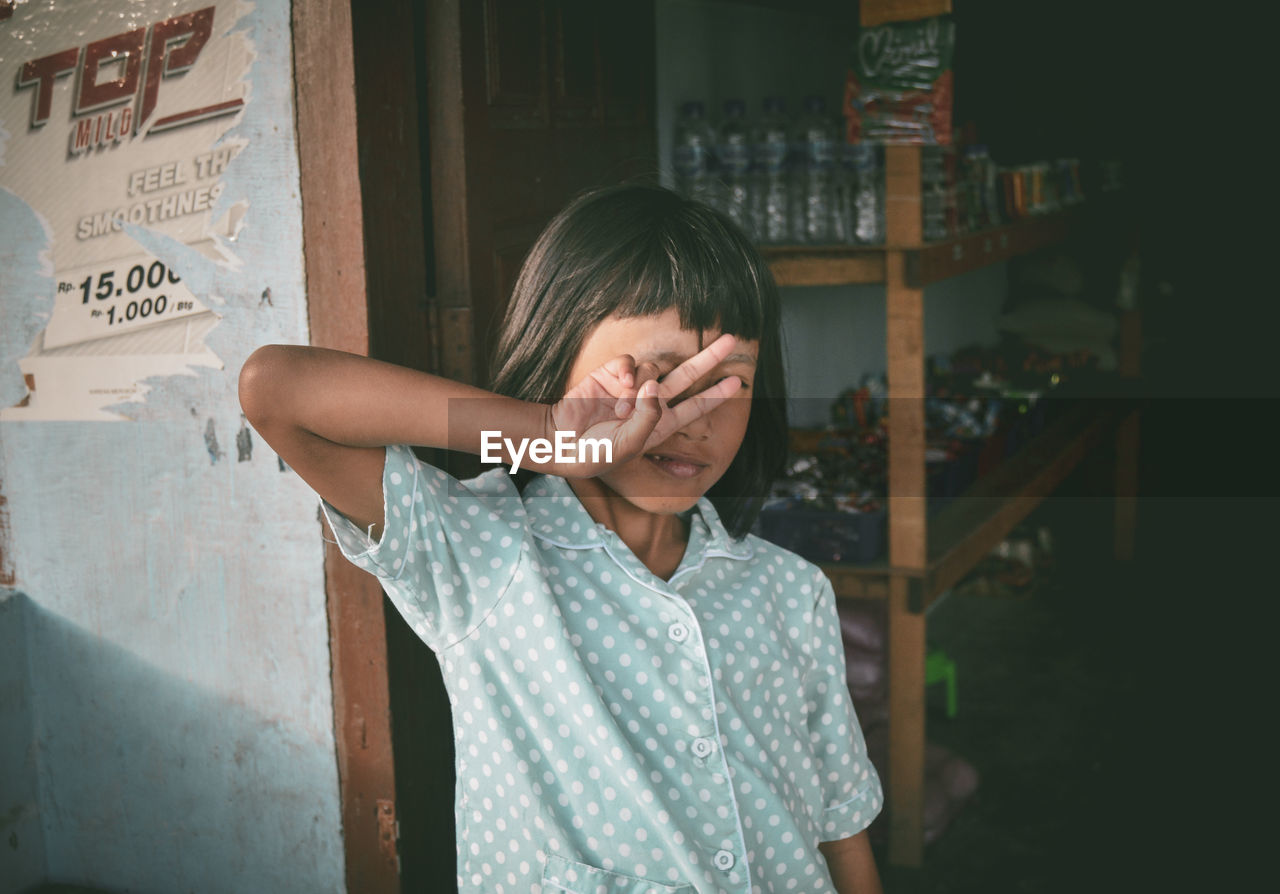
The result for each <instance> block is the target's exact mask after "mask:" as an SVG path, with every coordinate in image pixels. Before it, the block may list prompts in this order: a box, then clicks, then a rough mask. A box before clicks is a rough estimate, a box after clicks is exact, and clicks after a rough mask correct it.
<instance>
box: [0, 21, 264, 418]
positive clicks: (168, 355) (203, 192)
mask: <svg viewBox="0 0 1280 894" xmlns="http://www.w3.org/2000/svg"><path fill="white" fill-rule="evenodd" d="M5 6H7V7H10V9H9V12H8V14H7V15H6V16H4V17H3V18H0V83H3V84H6V85H11V86H6V87H5V88H4V89H0V225H2V227H3V233H4V236H3V239H0V331H2V332H3V334H0V421H14V420H35V419H40V420H53V419H64V420H115V419H119V418H121V417H120V416H119V415H117V414H116V413H113V412H111V411H110V410H109V409H108V408H109V407H110V406H111V405H112V404H116V403H119V402H121V401H122V400H125V399H136V398H137V397H139V396H140V395H141V394H142V393H144V392H145V390H146V387H147V386H146V385H144V384H143V380H144V379H147V378H150V377H155V376H168V375H182V374H190V372H191V371H192V368H193V367H200V366H203V367H212V368H215V369H220V368H222V362H221V360H220V359H219V358H218V357H217V356H215V355H214V354H213V352H212V351H211V350H210V349H209V348H208V347H206V345H205V341H204V340H205V336H206V335H208V333H209V332H210V331H211V330H212V329H213V328H214V327H215V326H216V325H217V324H218V321H219V319H220V317H219V314H218V313H217V311H216V307H217V306H218V305H219V304H220V303H221V298H220V297H219V296H216V295H209V294H197V293H196V292H193V291H192V289H191V288H190V287H189V286H188V283H187V281H186V280H185V279H184V273H183V270H182V269H181V267H180V257H184V256H185V257H191V255H190V253H189V252H188V253H186V254H185V255H176V256H175V257H172V258H166V257H158V256H156V255H155V254H153V253H152V252H151V251H148V250H147V249H146V248H144V243H143V241H142V240H141V239H140V238H139V237H140V236H141V235H143V234H145V235H147V236H151V235H154V234H158V235H159V236H161V237H164V238H165V239H167V240H171V241H172V242H177V243H181V244H182V245H183V246H185V247H187V249H190V250H194V251H195V252H198V253H199V255H197V256H196V257H199V256H200V255H203V256H205V257H207V258H209V259H210V260H211V261H213V262H215V263H220V264H233V263H234V258H232V257H231V256H230V254H229V253H228V251H227V249H226V241H227V240H228V239H234V237H235V235H236V230H237V228H238V227H239V225H240V223H241V219H242V217H243V214H244V211H245V203H243V202H239V203H234V204H229V203H227V202H224V201H220V200H222V199H223V190H224V186H223V182H222V174H223V172H224V171H226V169H227V167H228V166H229V165H231V164H233V163H234V161H235V158H236V156H237V155H238V154H240V152H241V151H243V150H244V148H245V145H246V144H245V141H244V140H237V139H234V138H231V137H230V136H228V131H229V130H230V129H231V128H232V127H233V126H235V124H236V122H237V121H238V120H239V118H240V116H241V115H242V113H243V111H244V109H245V107H246V105H247V104H248V102H249V99H250V97H249V93H250V90H249V81H248V73H249V67H250V65H251V64H252V62H253V49H252V46H251V44H250V42H249V40H248V38H247V36H246V35H245V33H244V32H243V31H236V30H235V28H236V23H237V21H238V20H239V19H240V18H241V17H243V16H244V14H245V13H246V12H247V11H248V9H249V7H248V5H247V4H245V3H243V2H214V3H210V2H209V0H203V2H200V0H196V2H188V3H179V2H174V0H132V2H131V0H95V2H93V3H58V2H54V0H28V2H23V0H17V2H15V3H12V4H5ZM147 244H150V245H157V244H164V243H163V240H155V239H148V240H147Z"/></svg>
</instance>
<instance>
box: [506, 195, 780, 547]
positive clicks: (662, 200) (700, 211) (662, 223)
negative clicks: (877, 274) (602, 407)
mask: <svg viewBox="0 0 1280 894" xmlns="http://www.w3.org/2000/svg"><path fill="white" fill-rule="evenodd" d="M670 308H675V309H676V310H677V311H678V312H679V315H680V325H681V326H682V327H684V328H686V329H692V330H698V331H701V330H705V329H720V330H721V331H723V332H728V333H732V334H733V335H737V336H739V337H740V338H744V339H750V340H755V341H758V342H759V357H758V360H757V368H756V375H755V377H754V380H753V387H752V393H751V413H750V416H749V418H748V422H747V430H746V434H745V435H744V437H743V440H742V446H741V447H740V448H739V449H738V453H737V455H736V456H735V457H734V460H733V462H732V463H731V464H730V466H729V468H728V469H727V470H726V471H725V473H724V475H723V476H722V477H721V478H720V480H719V481H717V482H716V483H715V484H714V485H713V486H712V488H711V489H710V491H708V493H707V497H708V498H709V499H710V500H711V502H712V504H713V505H714V506H715V508H716V511H717V512H718V513H719V514H720V517H721V519H722V520H723V521H724V524H725V527H726V528H727V529H728V531H729V532H730V534H731V535H732V536H733V537H735V538H741V537H743V536H745V535H746V533H747V532H748V531H749V530H750V528H751V526H752V524H753V523H754V522H755V519H756V516H757V515H758V514H759V512H760V508H761V506H762V505H763V503H764V499H765V497H766V495H767V494H768V491H769V487H770V485H771V484H772V483H773V480H774V479H775V478H777V477H778V475H780V474H781V472H782V467H783V464H784V462H785V460H786V453H787V413H786V382H785V374H784V371H783V365H782V344H781V308H780V304H779V300H778V288H777V285H776V284H775V283H774V280H773V275H772V273H771V272H770V271H769V268H768V267H767V266H766V265H765V263H764V260H763V259H762V258H761V257H760V255H759V253H758V252H757V251H756V250H755V248H754V246H752V244H751V242H750V241H749V240H748V239H747V237H746V236H745V235H744V234H743V233H742V231H741V230H739V229H738V228H737V227H736V226H735V225H734V224H733V223H732V221H730V220H729V219H728V218H727V217H725V216H724V215H722V214H720V213H719V212H717V211H715V210H713V209H711V208H709V207H707V206H706V205H703V204H700V203H698V202H693V201H690V200H688V199H686V198H683V197H682V196H680V195H678V194H676V193H674V192H672V191H670V190H668V189H664V188H662V187H660V186H656V185H652V184H648V183H628V184H623V185H621V186H614V187H608V188H605V189H599V190H595V191H592V192H588V193H586V194H584V195H581V196H579V197H578V198H577V199H575V200H574V201H573V202H571V203H570V204H569V205H568V207H566V208H565V209H564V210H563V211H561V212H560V213H559V214H558V215H557V216H556V217H555V218H554V219H553V220H552V221H551V223H550V224H548V225H547V228H546V229H545V230H544V231H543V232H542V235H541V236H539V237H538V241H537V242H536V243H535V244H534V246H533V248H532V249H530V252H529V256H528V257H527V258H526V259H525V262H524V266H523V267H522V268H521V270H520V276H519V279H518V280H517V281H516V285H515V289H514V291H513V292H512V296H511V302H510V304H509V305H508V307H507V313H506V317H505V319H504V321H503V325H502V331H501V333H500V336H499V340H498V346H497V350H496V351H495V353H494V357H495V369H494V371H493V375H492V377H491V379H490V387H491V388H492V390H494V391H495V392H497V393H499V394H504V395H507V396H509V397H516V398H520V399H522V400H528V401H536V402H538V403H554V402H555V401H557V400H559V399H560V398H561V397H563V396H564V393H565V392H566V391H567V390H568V389H569V387H571V385H572V383H570V382H567V381H566V379H567V378H568V375H569V370H570V368H571V367H572V365H573V363H574V360H575V359H576V358H577V356H578V354H579V352H580V351H581V349H582V345H583V342H584V341H585V340H586V338H587V335H588V334H589V333H591V332H592V331H593V330H594V329H595V327H596V326H597V325H598V324H599V323H600V322H601V321H603V320H604V319H605V318H607V317H609V316H612V315H615V314H616V315H618V316H620V317H642V316H652V315H656V314H659V313H662V312H664V311H666V310H668V309H670Z"/></svg>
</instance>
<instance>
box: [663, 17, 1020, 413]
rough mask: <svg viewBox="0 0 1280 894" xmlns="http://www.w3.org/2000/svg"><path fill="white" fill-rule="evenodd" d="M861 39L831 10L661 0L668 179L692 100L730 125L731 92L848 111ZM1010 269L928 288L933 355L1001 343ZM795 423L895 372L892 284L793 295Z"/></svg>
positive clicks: (756, 105)
mask: <svg viewBox="0 0 1280 894" xmlns="http://www.w3.org/2000/svg"><path fill="white" fill-rule="evenodd" d="M853 36H854V35H853V34H852V33H849V34H844V33H841V32H840V31H839V30H838V29H833V28H831V27H830V25H829V23H828V22H827V21H826V20H825V19H824V18H822V17H820V16H818V17H809V16H806V15H802V14H799V13H796V12H794V11H791V10H782V9H778V8H771V7H764V6H753V5H751V4H749V3H730V2H723V0H658V3H657V42H658V85H657V106H658V149H659V158H660V159H661V170H660V174H661V177H662V179H663V182H665V183H666V184H667V185H671V184H672V183H673V182H674V181H673V177H672V169H671V148H670V147H671V140H672V135H673V130H674V123H675V118H676V114H677V112H678V110H679V107H680V104H681V103H682V102H684V101H686V100H701V101H702V102H703V103H704V104H705V106H706V108H707V113H708V116H709V117H710V118H711V120H712V121H713V122H714V121H718V120H719V117H720V108H721V106H722V104H723V102H724V100H726V99H742V100H744V101H745V102H746V103H747V109H748V112H749V114H751V115H755V114H758V113H759V111H760V108H761V103H762V101H763V100H764V98H765V97H766V96H769V95H773V94H776V95H780V96H783V97H784V98H785V99H786V100H787V104H788V108H789V109H790V111H791V112H792V113H794V112H796V111H797V110H798V109H799V108H800V104H801V101H802V100H803V98H804V97H805V96H806V95H809V94H813V93H816V94H820V95H822V96H824V97H825V98H826V101H827V108H828V109H830V110H831V111H832V114H833V115H834V114H835V113H836V111H837V110H838V109H839V107H840V100H841V96H842V93H843V88H844V77H845V71H846V67H847V62H848V58H849V50H850V47H851V45H852V41H853ZM1005 291H1006V265H1004V264H998V265H994V266H992V267H987V268H984V269H982V270H977V271H974V272H973V273H970V274H967V275H965V276H961V277H956V278H955V279H952V280H948V281H946V282H942V283H938V284H936V285H933V286H930V287H929V288H928V289H927V290H926V292H925V350H926V351H927V352H928V353H930V354H945V353H950V352H951V351H953V350H955V349H956V348H958V347H961V346H963V345H966V344H973V343H983V344H991V343H994V342H995V341H996V338H997V332H996V329H995V320H996V317H997V315H998V312H999V310H1000V305H1001V303H1002V302H1003V301H1004V297H1005ZM782 302H783V335H784V338H785V341H786V344H787V346H788V350H787V354H786V356H787V376H788V387H789V390H790V393H791V396H792V398H793V400H792V402H791V416H792V422H793V424H795V425H803V426H814V425H816V426H820V425H822V424H824V423H825V422H826V421H827V416H826V413H827V406H828V404H829V403H830V402H831V400H832V399H833V398H834V397H835V396H836V395H837V394H839V393H840V392H841V391H842V390H843V389H844V388H846V387H848V386H856V385H857V384H858V382H859V381H860V380H861V378H862V376H863V375H864V374H868V373H870V374H874V375H880V374H883V373H884V370H885V350H884V339H885V306H884V287H883V286H880V285H863V286H843V287H839V288H826V287H805V288H786V289H783V290H782Z"/></svg>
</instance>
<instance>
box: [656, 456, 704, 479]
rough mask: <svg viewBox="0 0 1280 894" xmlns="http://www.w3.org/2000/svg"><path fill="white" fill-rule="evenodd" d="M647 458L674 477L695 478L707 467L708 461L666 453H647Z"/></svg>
mask: <svg viewBox="0 0 1280 894" xmlns="http://www.w3.org/2000/svg"><path fill="white" fill-rule="evenodd" d="M645 459H647V460H648V461H649V462H651V463H652V464H653V465H655V466H657V467H658V468H659V469H660V470H661V471H662V472H664V473H665V474H667V475H670V476H671V477H672V478H693V477H695V476H697V475H698V474H699V473H701V472H702V470H703V469H705V468H707V463H700V462H695V461H694V460H691V459H687V458H685V457H682V456H669V455H667V454H664V453H647V454H645Z"/></svg>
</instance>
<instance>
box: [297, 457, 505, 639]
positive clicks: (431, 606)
mask: <svg viewBox="0 0 1280 894" xmlns="http://www.w3.org/2000/svg"><path fill="white" fill-rule="evenodd" d="M382 499H383V518H384V523H383V530H382V537H381V538H380V539H379V540H377V541H375V540H373V539H372V538H371V537H370V536H369V533H368V532H367V531H363V530H361V529H360V528H358V527H356V525H354V524H353V523H352V522H351V521H350V520H349V519H348V518H347V517H346V516H344V515H342V513H340V512H338V510H336V509H334V508H333V507H332V506H331V505H329V504H328V503H326V502H324V501H321V506H322V508H323V510H324V515H325V518H326V519H327V520H328V522H329V525H330V527H331V528H332V530H333V534H334V537H335V538H336V539H337V543H338V548H339V549H340V550H341V551H342V554H343V555H344V556H345V557H346V558H347V559H348V560H349V561H350V562H352V563H353V564H354V565H356V566H357V567H358V568H361V569H363V570H365V571H368V572H369V573H370V574H373V575H375V576H376V577H377V578H378V580H379V581H381V583H382V588H383V590H385V591H386V593H387V595H388V596H389V597H390V598H391V601H392V603H393V604H394V605H395V607H396V608H397V609H398V610H399V612H400V614H401V615H403V616H404V619H405V621H407V622H408V623H409V626H410V627H412V628H413V630H414V632H415V633H417V634H418V636H419V637H420V638H421V639H422V640H423V641H424V642H426V643H427V645H429V646H431V647H432V648H433V649H436V650H440V649H443V648H448V647H449V646H450V645H452V644H453V643H455V642H457V641H458V640H460V639H462V638H464V637H466V636H467V635H469V634H470V633H471V632H472V631H474V630H475V628H476V627H477V626H478V625H479V624H480V623H482V622H483V621H484V619H485V617H486V615H488V614H489V612H491V611H492V610H493V609H494V607H495V606H496V605H497V604H498V602H499V601H500V599H501V597H502V596H503V594H504V593H505V591H506V589H507V587H508V586H509V585H510V583H511V580H512V578H513V577H514V576H515V572H516V568H517V565H518V563H519V560H520V553H521V550H522V548H523V546H524V542H525V534H526V531H527V530H528V524H527V520H526V516H525V512H524V504H523V503H522V502H521V499H520V493H519V491H517V490H516V486H515V483H514V482H513V481H512V480H511V476H510V475H508V474H507V472H506V471H505V470H503V469H501V468H499V469H493V470H491V471H488V472H485V473H484V474H482V475H480V476H478V477H476V478H471V479H468V480H466V481H459V480H458V479H456V478H454V477H452V476H451V475H449V474H447V473H445V472H443V471H441V470H440V469H437V468H435V467H433V466H430V465H427V464H426V463H424V462H422V461H421V460H419V459H418V458H417V457H416V456H414V454H413V451H412V450H410V449H409V448H408V447H405V446H392V447H388V448H387V456H386V462H385V464H384V466H383V471H382Z"/></svg>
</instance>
